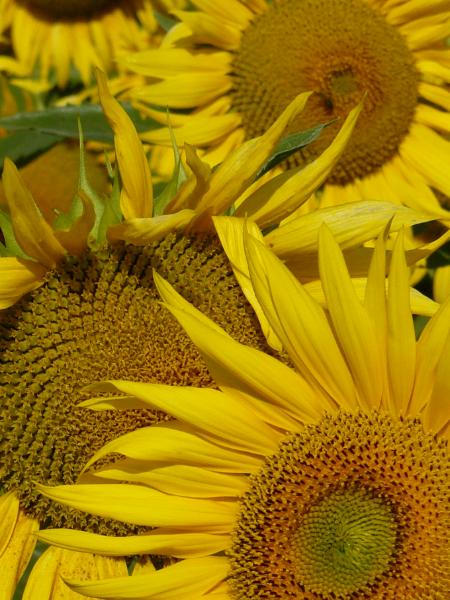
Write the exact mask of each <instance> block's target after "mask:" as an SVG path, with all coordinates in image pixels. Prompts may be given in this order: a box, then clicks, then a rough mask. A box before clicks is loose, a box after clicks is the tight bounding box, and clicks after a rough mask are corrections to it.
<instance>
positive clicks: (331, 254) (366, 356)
mask: <svg viewBox="0 0 450 600" xmlns="http://www.w3.org/2000/svg"><path fill="white" fill-rule="evenodd" d="M319 248H320V252H319V266H320V273H321V280H322V285H323V289H324V292H325V297H326V301H327V307H328V311H329V313H330V316H331V320H332V323H333V326H334V329H335V332H336V337H337V340H338V341H339V344H340V346H341V348H342V351H343V354H344V356H345V358H346V361H347V364H348V365H349V368H350V371H351V373H352V375H353V380H354V383H355V387H356V389H357V391H358V400H359V403H360V406H361V408H363V409H370V408H378V407H379V406H380V402H381V398H382V391H383V380H382V365H381V363H380V360H379V357H378V356H376V355H374V354H372V352H371V349H372V348H374V347H376V337H375V334H374V330H373V324H372V323H371V321H370V319H369V317H368V314H367V311H366V309H365V307H364V306H363V305H362V303H361V302H360V300H359V298H358V297H357V295H356V292H355V290H354V288H353V285H352V282H351V279H350V276H349V274H348V271H347V267H346V264H345V261H344V258H343V256H342V253H341V251H340V249H339V246H338V245H337V244H336V241H335V240H334V238H333V236H332V234H331V233H330V231H329V230H328V229H327V227H326V226H325V225H323V226H322V228H321V230H320V236H319ZM324 351H326V350H324Z"/></svg>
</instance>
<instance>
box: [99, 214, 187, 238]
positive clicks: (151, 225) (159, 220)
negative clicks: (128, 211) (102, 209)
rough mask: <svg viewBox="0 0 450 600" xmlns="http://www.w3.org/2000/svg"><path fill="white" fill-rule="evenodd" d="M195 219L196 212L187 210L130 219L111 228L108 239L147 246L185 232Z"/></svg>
mask: <svg viewBox="0 0 450 600" xmlns="http://www.w3.org/2000/svg"><path fill="white" fill-rule="evenodd" d="M194 217H195V212H194V211H192V210H189V209H187V208H186V209H184V210H180V211H178V212H176V213H173V214H171V215H160V216H159V217H152V218H148V219H130V220H129V221H125V222H124V223H120V224H119V225H112V226H111V227H109V229H108V233H107V237H108V240H109V241H110V242H117V241H119V240H123V241H126V242H129V243H130V244H135V245H136V246H146V245H147V244H151V243H152V242H156V241H158V240H160V239H162V238H163V237H164V236H166V235H167V234H168V233H172V232H176V231H183V230H184V229H185V228H186V227H187V226H188V225H189V224H190V223H191V221H192V220H193V218H194Z"/></svg>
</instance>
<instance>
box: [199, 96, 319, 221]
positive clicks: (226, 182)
mask: <svg viewBox="0 0 450 600" xmlns="http://www.w3.org/2000/svg"><path fill="white" fill-rule="evenodd" d="M310 95H311V94H310V93H303V94H300V95H299V96H297V97H296V98H295V99H294V100H293V101H292V102H291V103H290V104H289V106H287V108H286V109H285V110H284V111H283V112H282V114H281V115H280V116H279V117H278V119H277V120H276V121H275V122H274V123H273V125H271V127H269V129H268V130H267V131H266V132H265V133H264V134H263V135H262V136H260V137H257V138H254V139H252V140H248V141H247V142H244V143H243V144H242V145H241V146H240V147H239V148H237V149H236V150H235V151H234V152H233V153H232V154H231V155H230V156H229V157H228V158H227V159H226V160H225V161H224V162H223V163H222V164H221V165H220V166H219V167H218V169H217V170H216V171H215V173H214V174H213V176H212V178H211V182H210V188H209V190H208V191H207V192H206V194H205V195H204V196H203V198H201V200H200V202H199V203H198V205H197V207H196V210H197V212H199V213H201V212H203V211H208V210H209V211H210V214H215V215H217V214H220V213H223V212H224V211H225V209H226V208H228V207H229V206H231V204H232V203H233V202H234V200H236V198H238V197H239V196H240V194H241V193H242V192H243V190H245V188H246V187H247V185H248V184H249V183H250V182H251V181H252V180H253V179H254V177H255V175H256V174H257V172H258V171H259V169H260V168H261V166H262V165H263V164H264V162H265V161H266V160H267V159H268V157H269V156H270V154H271V153H272V151H273V149H274V148H275V146H276V144H277V142H278V140H279V139H280V137H281V136H282V135H283V132H284V130H285V129H286V127H287V126H288V125H289V123H290V122H291V121H292V119H293V118H294V117H295V116H296V115H298V114H299V113H300V112H301V111H302V110H303V108H304V107H305V105H306V102H307V100H308V98H309V96H310Z"/></svg>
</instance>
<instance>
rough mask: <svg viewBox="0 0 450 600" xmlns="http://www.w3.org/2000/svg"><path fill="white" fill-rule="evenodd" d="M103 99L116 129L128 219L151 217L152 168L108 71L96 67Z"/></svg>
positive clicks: (118, 160)
mask: <svg viewBox="0 0 450 600" xmlns="http://www.w3.org/2000/svg"><path fill="white" fill-rule="evenodd" d="M97 84H98V93H99V97H100V102H101V104H102V107H103V110H104V112H105V115H106V118H107V119H108V121H109V124H110V125H111V128H112V130H113V132H114V145H115V149H116V156H117V162H118V163H119V169H120V175H121V178H122V183H123V188H124V191H125V194H124V196H123V197H122V196H121V209H122V213H123V215H124V217H125V219H135V218H139V217H144V218H145V217H151V215H152V211H153V187H152V178H151V175H150V168H149V166H148V162H147V157H146V156H145V152H144V149H143V147H142V144H141V141H140V140H139V136H138V134H137V132H136V129H135V127H134V125H133V121H132V120H131V119H130V117H129V116H128V115H127V113H126V112H125V110H124V109H123V108H122V107H121V105H120V104H119V103H118V102H117V100H116V99H115V98H114V97H113V96H112V95H111V93H110V91H109V89H108V84H107V81H106V76H105V74H104V73H103V72H102V71H100V70H97Z"/></svg>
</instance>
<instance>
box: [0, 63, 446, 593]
mask: <svg viewBox="0 0 450 600" xmlns="http://www.w3.org/2000/svg"><path fill="white" fill-rule="evenodd" d="M99 93H100V98H101V101H102V103H103V107H104V111H105V114H106V116H107V118H108V120H109V121H110V123H111V126H112V128H113V131H114V136H115V150H116V154H117V162H116V164H117V166H118V170H119V172H120V181H119V179H118V175H116V177H115V179H114V182H113V186H112V187H113V191H112V196H111V198H110V199H109V200H108V201H105V200H103V199H102V198H100V197H98V195H97V194H96V193H95V192H94V191H93V190H92V188H91V186H90V184H89V182H88V181H87V178H86V165H85V160H84V154H83V153H82V154H81V170H80V187H79V191H78V194H77V196H76V197H75V199H74V201H73V203H72V205H71V206H70V210H69V212H68V213H64V212H59V213H58V214H57V215H56V218H55V215H54V213H50V216H53V218H47V219H45V218H44V215H43V214H42V213H43V212H44V211H40V210H39V209H38V208H37V206H36V203H35V201H34V199H33V197H32V195H31V193H30V191H29V190H28V188H27V187H26V185H25V183H24V179H23V177H22V176H21V174H20V173H19V172H18V171H17V169H16V167H15V166H14V165H13V163H12V162H11V161H8V160H7V161H5V168H4V175H3V186H4V192H5V197H6V201H7V204H8V211H6V210H5V211H3V212H2V213H1V219H2V220H1V225H2V232H3V237H4V244H2V246H0V250H1V251H2V256H1V257H0V272H1V275H2V276H1V277H0V308H1V312H0V348H1V351H0V352H1V355H0V385H1V388H2V394H3V398H4V403H3V408H2V433H1V435H0V439H1V440H2V442H1V445H0V464H1V465H2V467H1V469H0V484H1V486H2V489H3V491H5V492H7V493H6V494H4V495H3V496H1V497H0V512H1V513H2V518H1V519H0V522H1V524H2V525H1V529H0V539H1V541H2V545H1V547H0V564H1V566H2V572H3V573H5V575H3V579H2V586H3V590H5V591H4V595H5V597H6V598H7V599H8V600H9V598H10V597H12V594H13V592H14V589H15V587H16V584H17V582H18V580H19V579H20V576H21V574H22V573H23V570H24V568H25V567H26V565H27V563H28V561H29V559H30V556H31V554H32V552H33V546H34V540H35V537H34V536H33V535H30V534H33V533H35V532H36V530H37V529H39V528H40V529H42V530H44V529H45V528H47V527H59V526H66V527H70V528H77V527H79V528H82V529H83V530H85V531H89V532H91V533H103V534H114V535H118V536H119V537H123V536H124V535H127V534H140V533H142V532H143V531H142V529H143V528H141V527H139V526H133V525H124V524H123V523H120V522H119V521H117V520H114V519H113V520H111V519H101V518H97V517H93V516H90V517H89V516H87V515H85V514H83V513H82V512H81V511H75V510H73V509H62V508H61V507H60V506H58V505H57V504H56V503H54V502H52V501H50V500H48V499H45V498H43V497H42V496H40V495H38V494H37V493H36V491H35V488H34V481H36V480H39V481H41V482H44V483H46V484H49V485H54V484H69V483H74V482H75V481H76V480H77V478H78V477H79V475H80V473H81V471H82V468H83V465H84V464H85V462H86V460H88V458H89V457H90V455H91V453H92V452H93V451H96V450H98V449H100V448H101V447H102V446H103V445H104V444H105V443H108V442H109V441H111V440H112V439H114V438H117V437H118V436H120V435H121V434H124V433H130V432H132V431H134V430H135V429H136V428H139V427H141V428H142V427H145V426H148V425H150V424H153V423H155V422H160V421H164V420H165V419H167V418H168V416H167V415H166V414H165V413H163V412H161V411H154V410H144V411H131V412H130V413H127V414H125V413H123V414H122V415H118V414H117V415H111V414H106V413H104V414H100V413H93V412H92V411H86V410H85V409H81V408H79V407H78V406H77V405H78V403H79V401H80V400H82V399H84V397H85V395H84V393H83V392H82V391H81V388H82V387H83V386H85V385H87V384H90V383H92V382H93V381H97V380H101V379H110V378H112V379H117V378H128V379H134V380H137V381H143V382H157V383H161V384H175V385H189V384H190V385H195V386H198V387H201V388H211V387H213V386H214V385H215V383H214V381H213V379H212V378H211V376H210V374H209V373H208V370H207V367H206V364H205V362H204V361H203V359H202V358H201V356H200V354H199V353H198V351H197V350H196V348H195V346H194V345H193V344H192V343H191V342H190V341H189V338H188V337H187V336H186V334H185V333H184V332H183V330H182V328H181V327H180V326H179V325H178V323H177V322H176V320H175V319H174V318H173V317H171V315H170V314H169V313H167V311H165V310H164V309H163V307H161V305H160V302H159V296H158V295H157V291H156V288H155V285H154V282H153V275H152V268H157V269H158V271H159V272H160V273H161V274H162V275H163V276H164V277H166V278H167V279H168V280H170V281H171V282H172V283H173V285H174V286H175V288H176V289H177V290H178V291H180V292H181V293H182V294H183V296H184V297H186V298H187V299H189V300H190V301H191V302H193V304H194V305H195V306H197V307H198V308H199V309H201V310H202V311H203V312H204V313H205V314H207V315H209V316H211V317H213V318H214V319H215V320H217V321H218V322H219V323H220V324H221V325H222V326H223V327H224V328H225V329H226V330H227V331H228V333H229V334H230V335H231V336H232V337H233V338H236V339H237V340H239V341H241V342H243V343H246V344H250V345H252V346H253V347H256V348H260V349H262V350H266V351H269V352H271V353H274V354H277V353H279V352H280V350H281V348H280V345H279V343H278V340H277V338H276V336H275V335H274V333H273V332H272V330H271V327H270V326H269V324H268V322H267V320H266V319H265V317H264V315H263V313H262V311H261V309H260V307H259V304H258V301H257V299H256V297H255V296H254V294H253V293H252V290H251V289H250V287H249V286H247V287H245V286H246V284H245V282H246V278H247V277H248V275H247V271H246V269H245V267H244V268H243V269H242V270H241V269H240V266H239V261H240V258H239V256H237V258H236V260H234V259H233V266H232V265H231V263H230V262H229V259H228V256H230V257H233V255H234V254H236V252H238V246H236V245H235V243H234V241H233V240H235V239H237V237H236V236H237V229H236V225H237V224H238V223H241V222H242V219H241V218H240V217H230V219H229V220H225V221H223V223H222V226H221V227H219V224H218V226H217V227H218V230H219V229H220V235H217V234H216V233H215V231H214V229H213V224H212V216H213V215H220V214H222V213H224V212H226V211H227V210H228V209H229V208H230V206H231V205H232V203H233V202H234V201H235V200H236V201H240V202H241V205H242V206H245V205H246V206H247V208H246V209H245V210H246V214H248V215H249V216H252V218H253V219H254V220H256V221H257V222H258V223H261V224H263V223H266V222H267V223H272V224H273V223H275V224H276V223H277V222H278V220H279V219H280V218H282V217H283V215H284V216H286V215H288V214H290V213H292V214H291V218H290V219H289V220H288V222H287V223H286V224H285V226H284V227H280V228H278V229H279V230H280V231H278V232H277V233H276V232H275V231H272V233H271V234H270V236H271V237H268V238H267V239H268V242H267V243H270V244H271V245H273V246H274V248H276V249H277V251H279V253H280V255H283V256H284V255H286V253H287V254H289V253H290V254H291V260H293V261H294V262H295V261H297V263H296V267H297V272H298V273H299V274H303V277H304V278H305V279H308V280H311V285H312V286H313V287H314V286H315V285H316V284H315V282H314V279H315V278H316V275H315V273H316V271H317V253H316V250H315V249H316V245H317V244H316V241H315V240H316V237H317V231H318V228H319V226H320V223H321V222H324V221H326V222H328V223H329V224H330V227H332V228H333V231H335V232H336V235H337V236H338V237H339V239H340V240H341V241H342V243H343V245H344V246H345V247H346V249H347V252H348V259H349V261H350V262H351V263H352V265H353V268H354V273H355V274H357V273H359V274H360V275H363V274H364V273H365V271H367V267H366V266H364V265H365V264H366V263H367V257H368V255H370V253H371V252H372V250H371V249H370V248H365V247H362V245H363V243H364V242H366V241H369V240H371V239H372V238H374V237H376V236H377V235H378V233H379V232H380V231H381V230H382V229H383V228H384V226H385V224H386V222H387V221H388V220H390V219H393V221H392V227H393V229H394V230H395V229H398V228H399V227H401V226H402V225H404V224H406V225H411V224H412V223H416V222H421V221H423V220H427V219H429V218H430V217H429V215H422V214H420V213H417V212H415V211H413V210H410V209H407V208H404V207H399V206H394V205H390V204H388V203H386V204H383V205H382V204H380V203H375V202H372V203H371V202H365V203H364V202H362V203H355V204H354V205H347V206H345V207H343V208H341V207H339V209H334V208H333V209H327V210H325V211H323V212H320V211H318V212H317V214H316V215H309V216H308V218H305V217H302V216H300V215H296V214H295V210H296V207H297V206H298V205H299V204H301V202H302V201H303V200H304V199H305V198H307V197H308V196H309V194H310V193H311V190H313V189H314V188H315V186H316V185H319V184H320V182H321V181H322V180H323V178H324V177H326V175H327V174H328V172H329V170H330V169H331V168H332V166H333V164H334V163H335V161H336V160H337V159H338V157H339V155H340V153H341V151H342V149H343V148H344V146H345V143H346V141H347V140H348V137H349V135H350V134H351V131H352V127H353V125H354V122H355V120H356V118H357V115H358V109H356V110H354V111H353V112H352V113H351V114H350V116H349V117H348V119H347V121H346V122H345V123H344V125H343V127H342V129H341V131H340V133H339V134H338V136H337V137H336V139H335V140H334V141H333V143H332V144H331V145H330V147H329V148H328V149H327V150H326V151H325V153H324V154H323V155H322V157H321V158H320V159H319V160H317V161H316V162H315V163H314V165H311V167H310V168H309V169H308V170H306V171H305V172H304V173H303V174H302V175H301V176H300V174H299V173H297V172H296V171H292V172H287V173H286V174H285V180H284V183H283V185H281V182H280V186H279V187H278V189H277V190H275V189H270V187H269V188H266V187H265V185H259V186H258V187H257V189H253V183H252V181H253V179H254V177H255V175H256V174H257V173H258V172H259V171H260V169H261V166H262V165H264V164H265V163H266V161H267V159H268V157H269V156H270V155H271V154H272V152H273V150H274V148H275V146H276V144H277V142H278V139H279V138H280V136H281V135H282V134H283V131H284V130H285V128H286V126H287V125H288V124H289V122H290V120H291V119H292V118H294V117H295V115H296V114H297V113H298V112H299V111H300V110H302V109H303V107H304V105H305V103H306V101H307V98H308V95H307V94H306V95H301V96H299V97H298V98H296V99H295V100H294V101H293V102H292V103H291V104H290V105H289V106H288V107H287V109H286V110H285V111H284V112H283V113H282V114H281V115H280V117H279V119H278V120H277V121H276V123H275V124H274V125H273V126H272V127H271V128H270V129H269V130H268V131H267V132H266V133H265V134H264V135H263V136H262V137H260V138H259V139H254V140H249V141H248V142H246V143H245V144H243V145H242V146H241V147H240V148H238V149H237V150H236V151H235V152H234V153H233V154H232V155H231V156H230V157H229V158H228V159H227V160H226V161H225V162H224V163H223V164H222V165H221V166H220V167H218V168H217V169H216V170H215V171H214V172H212V171H211V169H210V168H209V167H208V166H207V165H206V164H205V163H203V162H202V161H201V160H200V159H199V158H198V156H197V154H196V152H195V151H194V149H193V148H189V147H188V148H187V164H186V165H185V167H186V169H188V168H189V167H190V169H191V175H190V176H189V177H187V179H186V180H185V181H184V183H183V184H182V185H181V186H180V187H179V188H178V190H177V191H174V192H173V193H171V186H172V185H173V182H171V183H170V184H169V189H168V191H167V190H165V191H164V192H163V194H162V195H161V196H158V197H156V198H153V195H152V181H151V176H150V172H149V168H148V163H147V159H146V156H145V154H144V151H143V147H142V144H141V142H140V141H139V138H138V135H137V133H136V130H135V129H134V127H133V124H132V122H131V120H130V119H129V117H128V115H127V114H126V112H125V111H124V110H123V108H122V107H121V106H120V104H119V103H118V102H117V101H116V100H114V98H113V97H112V96H111V94H110V92H109V89H108V87H107V83H106V79H105V77H104V75H101V74H100V75H99ZM179 167H180V165H179ZM180 173H181V168H179V172H178V174H177V179H178V178H179V177H180ZM176 187H177V186H176ZM254 194H257V197H258V198H259V199H261V198H262V199H263V200H262V202H263V204H260V203H259V200H258V202H257V203H255V202H256V201H255V198H256V196H254ZM263 205H264V206H265V207H266V209H264V206H263ZM252 206H253V208H252ZM302 223H303V226H302ZM255 227H256V225H255ZM283 232H284V233H283ZM299 235H300V236H301V237H302V238H303V239H302V242H301V243H300V244H297V242H296V240H297V238H298V236H299ZM221 242H223V246H222V244H221ZM297 246H298V250H297ZM432 246H433V244H431V245H428V246H427V247H423V248H413V249H411V252H410V255H409V259H410V261H412V262H414V261H416V260H418V259H419V258H421V257H422V255H426V254H427V253H429V252H430V251H431V250H432ZM225 250H226V251H225ZM358 250H361V254H358V253H357V251H358ZM302 260H303V263H304V264H303V266H302V265H301V262H302ZM233 267H235V271H236V276H235V274H234V269H233ZM238 279H239V281H240V282H241V283H242V285H243V286H244V288H245V294H244V293H243V292H242V291H241V288H240V285H239V283H238ZM361 283H362V282H361ZM360 288H362V286H360ZM312 291H313V290H312ZM315 293H316V294H317V295H318V296H319V297H320V296H321V292H320V290H317V289H316V290H315ZM414 302H415V306H416V308H417V309H418V310H419V311H420V312H425V313H427V314H432V313H434V312H435V310H436V308H437V306H436V305H435V304H434V303H433V302H431V301H428V300H426V299H425V298H423V297H421V296H420V295H417V294H416V295H415V296H414ZM260 323H261V325H260ZM263 332H264V333H266V334H267V336H268V339H269V340H270V344H271V345H269V344H268V343H267V341H266V338H265V336H264V333H263ZM280 356H281V355H280ZM286 360H287V359H286ZM144 529H145V528H144ZM143 540H144V538H143ZM124 569H126V564H125V561H124V560H118V561H111V560H108V561H107V562H105V561H102V559H101V558H98V557H97V558H95V557H85V560H83V557H82V556H80V555H78V554H71V553H70V552H69V553H68V552H66V551H64V552H60V551H59V550H58V551H57V550H55V549H48V550H47V551H46V552H44V554H43V555H42V556H41V558H40V559H39V560H38V562H37V563H36V565H35V566H34V568H33V571H32V573H31V575H30V578H29V579H28V583H27V587H26V592H25V594H28V597H29V598H34V597H37V596H38V592H37V591H36V590H40V589H44V586H46V587H45V589H49V590H52V591H49V592H48V597H49V598H50V599H51V600H56V599H58V600H59V598H60V597H61V595H62V597H65V596H64V593H66V592H67V589H66V588H64V586H63V585H62V584H61V582H59V583H58V584H57V583H56V582H57V581H59V575H60V574H62V575H64V576H65V577H77V576H79V574H80V573H83V575H82V576H83V577H89V576H90V577H103V576H107V574H108V573H109V574H110V575H112V574H116V575H118V574H124V573H125V571H124ZM50 574H51V577H50ZM58 586H62V587H58ZM64 589H65V592H64V591H63V590H64ZM3 590H2V591H3ZM67 593H68V592H67ZM33 594H35V595H34V596H33ZM25 597H26V596H25Z"/></svg>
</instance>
